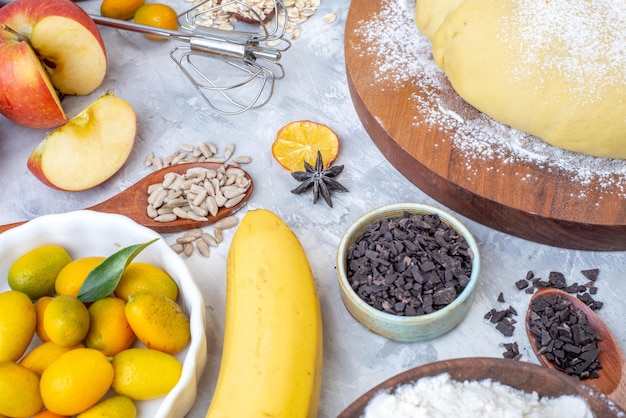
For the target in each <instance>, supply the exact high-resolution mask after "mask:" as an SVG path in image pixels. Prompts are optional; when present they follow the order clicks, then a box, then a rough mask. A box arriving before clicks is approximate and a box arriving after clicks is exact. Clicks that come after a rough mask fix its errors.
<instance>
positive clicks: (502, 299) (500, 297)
mask: <svg viewBox="0 0 626 418" xmlns="http://www.w3.org/2000/svg"><path fill="white" fill-rule="evenodd" d="M498 302H500V303H504V294H502V292H500V294H499V295H498Z"/></svg>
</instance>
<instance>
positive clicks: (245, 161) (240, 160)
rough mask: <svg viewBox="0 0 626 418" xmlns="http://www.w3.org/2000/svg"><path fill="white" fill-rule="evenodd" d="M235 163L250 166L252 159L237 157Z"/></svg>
mask: <svg viewBox="0 0 626 418" xmlns="http://www.w3.org/2000/svg"><path fill="white" fill-rule="evenodd" d="M233 162H235V163H237V164H250V163H251V162H252V158H250V157H248V156H241V157H235V158H234V159H233Z"/></svg>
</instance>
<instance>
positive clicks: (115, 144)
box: [27, 91, 137, 191]
mask: <svg viewBox="0 0 626 418" xmlns="http://www.w3.org/2000/svg"><path fill="white" fill-rule="evenodd" d="M136 131H137V118H136V115H135V111H134V110H133V108H132V107H131V105H130V104H129V103H128V102H127V101H125V100H122V99H120V98H118V97H116V96H115V95H114V94H113V93H112V92H110V91H109V92H107V93H106V94H104V95H102V96H100V97H99V98H98V99H96V101H94V102H93V103H91V104H90V105H89V106H88V107H87V108H85V109H84V110H83V111H82V112H80V113H79V114H78V115H76V116H75V117H73V118H72V119H71V120H70V121H69V122H67V123H66V124H65V125H63V126H60V127H58V128H57V129H55V130H54V131H52V132H51V133H50V134H48V136H46V138H45V139H44V140H43V141H42V142H41V143H40V144H39V145H38V146H37V148H35V150H34V151H33V152H32V154H31V155H30V157H29V158H28V163H27V167H28V169H29V170H30V171H31V172H32V173H33V174H34V175H35V177H37V178H38V179H39V180H40V181H41V182H42V183H44V184H46V185H48V186H50V187H53V188H56V189H59V190H66V191H80V190H87V189H90V188H92V187H95V186H97V185H99V184H101V183H103V182H104V181H106V180H108V179H109V178H110V177H111V176H113V175H114V174H115V173H116V172H117V171H118V170H119V169H120V168H121V167H122V166H123V165H124V163H125V162H126V160H127V159H128V156H129V155H130V152H131V151H132V148H133V145H134V143H135V133H136Z"/></svg>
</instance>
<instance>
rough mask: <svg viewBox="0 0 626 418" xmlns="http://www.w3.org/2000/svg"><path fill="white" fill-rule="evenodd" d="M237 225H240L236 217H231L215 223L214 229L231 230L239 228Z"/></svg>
mask: <svg viewBox="0 0 626 418" xmlns="http://www.w3.org/2000/svg"><path fill="white" fill-rule="evenodd" d="M237 223H239V220H238V219H237V217H236V216H234V215H230V216H227V217H225V218H222V219H220V220H219V221H217V222H215V224H214V225H213V227H214V228H219V229H229V228H233V227H235V226H237Z"/></svg>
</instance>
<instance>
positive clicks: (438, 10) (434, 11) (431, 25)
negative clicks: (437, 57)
mask: <svg viewBox="0 0 626 418" xmlns="http://www.w3.org/2000/svg"><path fill="white" fill-rule="evenodd" d="M464 1H465V0H418V1H417V4H416V6H415V23H416V24H417V28H418V29H419V30H420V31H421V32H422V33H423V34H424V36H426V37H427V38H428V39H430V40H431V41H432V40H433V37H434V36H435V31H436V30H437V28H438V27H439V25H441V23H442V22H443V21H444V20H445V18H446V17H447V16H448V14H449V13H450V12H452V11H453V10H454V9H456V8H457V7H458V6H459V5H460V4H461V3H463V2H464Z"/></svg>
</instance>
